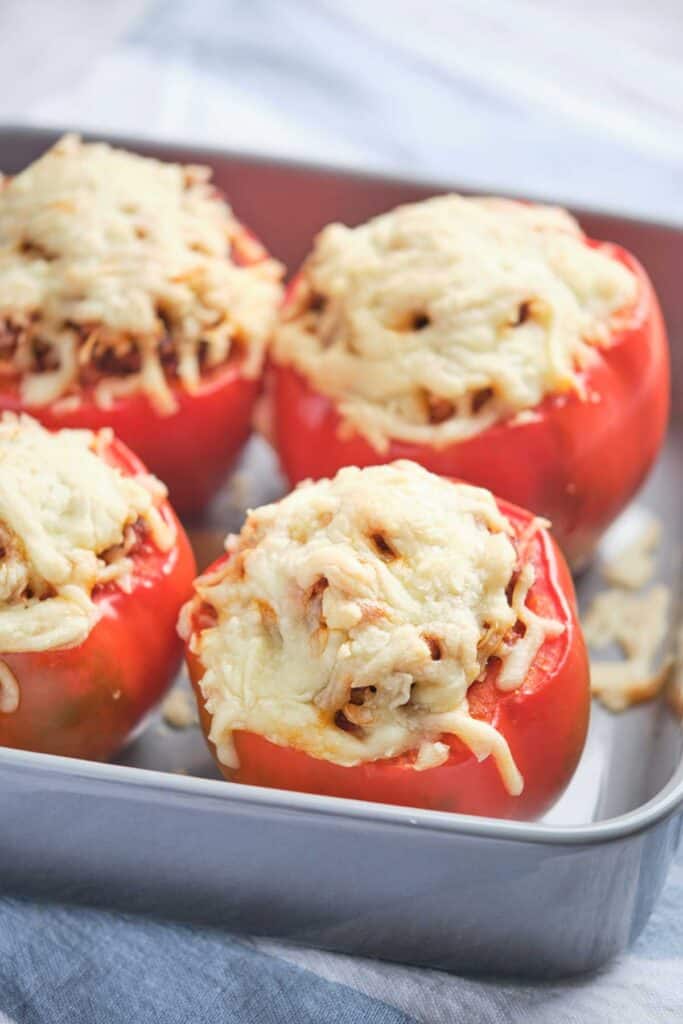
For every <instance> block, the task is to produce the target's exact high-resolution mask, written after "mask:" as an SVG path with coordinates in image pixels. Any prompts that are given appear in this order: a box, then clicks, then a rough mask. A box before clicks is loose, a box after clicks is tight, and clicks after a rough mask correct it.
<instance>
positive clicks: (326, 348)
mask: <svg viewBox="0 0 683 1024" xmlns="http://www.w3.org/2000/svg"><path fill="white" fill-rule="evenodd" d="M636 291H637V284H636V279H635V277H634V275H633V274H632V273H631V272H630V271H629V270H627V269H626V267H625V266H624V265H623V264H621V263H620V262H618V261H617V260H616V259H614V258H613V257H612V256H611V255H610V253H609V252H607V251H605V250H601V249H600V248H592V247H589V246H588V245H587V244H586V242H585V239H584V236H583V234H582V232H581V229H580V228H579V225H578V224H577V223H576V221H575V220H574V219H573V218H572V217H571V216H570V215H569V214H568V213H566V212H565V211H564V210H561V209H558V208H555V207H548V206H531V205H526V204H521V203H517V202H513V201H510V200H503V199H491V198H472V199H465V198H463V197H461V196H457V195H450V196H442V197H438V198H434V199H430V200H427V201H425V202H422V203H416V204H413V205H409V206H402V207H399V208H398V209H396V210H394V211H392V212H391V213H387V214H384V215H382V216H380V217H376V218H375V219H373V220H371V221H369V222H368V223H366V224H364V225H362V226H360V227H357V228H348V227H345V226H343V225H341V224H332V225H330V226H328V227H327V228H325V229H324V230H323V231H322V232H321V234H320V235H319V236H318V238H317V239H316V242H315V245H314V248H313V251H312V253H311V255H310V256H309V258H308V260H307V261H306V263H305V264H304V267H303V269H302V274H301V278H300V280H299V283H298V287H297V289H296V290H295V293H294V297H293V301H292V302H291V303H289V304H288V307H287V308H286V310H285V314H284V319H283V321H282V322H281V324H280V325H279V327H278V329H277V331H276V334H275V340H274V354H275V358H276V359H277V360H278V361H279V362H281V363H284V364H291V365H292V366H293V367H295V368H296V369H297V370H298V371H300V372H301V373H303V374H304V375H305V376H306V378H307V379H308V380H309V381H311V382H312V384H313V386H314V387H315V388H316V389H317V390H319V391H321V392H323V393H324V394H326V395H328V396H330V397H332V398H333V399H334V400H335V401H336V403H337V407H338V409H339V411H340V413H341V414H342V417H343V419H344V421H345V424H346V426H347V427H348V428H350V429H353V430H356V431H358V432H360V433H361V434H362V435H364V436H365V437H366V438H367V439H368V440H370V441H371V443H372V444H373V445H374V446H375V447H376V448H377V449H378V450H380V451H384V450H386V448H387V446H388V443H389V440H390V439H392V438H396V439H399V440H406V441H418V442H426V443H430V444H433V445H436V446H439V445H444V444H449V443H451V442H453V441H457V440H461V439H463V438H466V437H469V436H472V435H473V434H476V433H478V432H479V431H481V430H484V429H485V428H486V427H488V426H490V425H491V424H492V423H494V422H496V421H497V420H500V419H502V418H505V417H512V416H515V415H516V414H520V415H521V416H525V415H528V411H529V410H530V409H532V408H533V407H534V406H536V405H537V404H538V403H539V402H540V401H541V399H542V398H543V397H544V395H547V394H550V393H565V392H568V391H579V392H580V391H581V386H582V385H581V369H582V368H583V367H584V366H585V365H586V364H587V362H589V361H590V360H591V358H594V357H595V349H596V346H598V347H599V346H604V345H607V344H609V340H610V334H611V329H612V328H613V327H614V326H616V325H617V324H618V322H619V316H620V314H623V313H624V312H625V311H626V310H628V308H629V307H630V306H631V305H632V303H633V302H634V300H635V296H636Z"/></svg>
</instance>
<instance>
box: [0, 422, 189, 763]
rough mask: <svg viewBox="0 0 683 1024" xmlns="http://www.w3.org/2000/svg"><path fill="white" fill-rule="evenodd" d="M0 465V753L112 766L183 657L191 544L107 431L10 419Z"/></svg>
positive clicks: (157, 491) (155, 484) (151, 483)
mask: <svg viewBox="0 0 683 1024" xmlns="http://www.w3.org/2000/svg"><path fill="white" fill-rule="evenodd" d="M0 467H1V468H0V745H3V746H9V747H20V748H25V749H29V750H36V751H41V752H43V753H50V754H63V755H66V756H71V757H87V758H95V759H100V758H106V757H109V756H110V755H111V754H113V753H114V752H115V751H116V750H117V749H118V748H119V747H120V746H121V744H122V743H123V741H124V740H125V738H126V736H127V735H128V734H129V732H130V731H131V729H132V728H133V727H134V726H135V725H136V724H137V723H138V722H139V721H140V719H141V718H142V716H143V715H144V714H145V712H146V711H147V710H148V709H149V708H150V707H151V706H152V705H153V704H154V703H155V701H156V700H157V699H158V698H159V697H160V696H161V694H162V693H163V691H164V690H165V689H166V687H167V686H168V684H169V683H170V681H171V679H172V677H173V675H174V673H175V672H176V670H177V667H178V664H179V662H180V660H181V658H182V647H181V645H180V643H179V641H178V638H177V635H176V631H175V623H176V619H177V616H178V610H179V608H180V606H181V604H182V602H183V600H184V599H185V597H186V596H187V591H188V588H189V587H190V585H191V582H192V578H193V576H194V573H195V565H194V559H193V556H192V553H191V550H190V547H189V543H188V540H187V537H186V536H185V534H184V532H183V529H182V527H181V526H180V524H179V523H178V521H177V519H176V517H175V515H174V513H173V511H172V509H171V507H170V505H169V504H168V502H167V501H166V498H165V495H166V490H165V488H164V486H163V484H161V483H160V482H159V480H157V479H156V478H155V477H152V476H150V475H149V474H148V473H147V472H146V470H145V467H144V466H143V465H142V463H141V462H140V461H139V460H138V459H137V458H136V457H135V456H134V455H132V454H131V452H130V451H129V450H128V449H127V448H126V446H125V445H123V444H122V443H121V442H120V441H117V440H116V439H115V438H114V436H113V435H112V433H111V431H110V430H101V431H99V432H97V433H93V432H91V431H87V430H64V431H60V432H58V433H50V432H49V431H47V430H45V429H44V428H43V427H42V426H40V425H39V424H38V423H37V422H36V421H35V420H32V419H30V418H29V417H27V416H22V417H17V416H15V415H13V414H11V413H5V414H4V416H3V417H2V419H1V420H0Z"/></svg>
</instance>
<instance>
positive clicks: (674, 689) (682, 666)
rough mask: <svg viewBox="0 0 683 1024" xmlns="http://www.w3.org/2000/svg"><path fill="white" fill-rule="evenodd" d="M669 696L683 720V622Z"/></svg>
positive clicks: (678, 634) (678, 638)
mask: <svg viewBox="0 0 683 1024" xmlns="http://www.w3.org/2000/svg"><path fill="white" fill-rule="evenodd" d="M668 696H669V703H670V704H671V707H672V708H673V709H674V711H675V712H676V714H677V715H679V717H680V718H682V719H683V622H681V624H680V626H679V627H678V630H677V632H676V655H675V659H674V668H673V672H672V674H671V683H670V686H669V694H668Z"/></svg>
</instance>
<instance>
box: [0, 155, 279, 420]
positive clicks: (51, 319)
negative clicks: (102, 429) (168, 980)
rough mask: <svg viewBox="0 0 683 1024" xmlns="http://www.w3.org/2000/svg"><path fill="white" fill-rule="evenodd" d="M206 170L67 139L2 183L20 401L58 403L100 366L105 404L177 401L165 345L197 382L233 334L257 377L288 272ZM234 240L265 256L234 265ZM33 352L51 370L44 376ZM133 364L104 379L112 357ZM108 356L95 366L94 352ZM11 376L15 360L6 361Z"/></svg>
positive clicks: (183, 375)
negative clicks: (250, 234) (136, 396)
mask: <svg viewBox="0 0 683 1024" xmlns="http://www.w3.org/2000/svg"><path fill="white" fill-rule="evenodd" d="M209 178H210V171H209V169H208V168H205V167H184V166H180V165H178V164H170V163H162V162H160V161H157V160H151V159H147V158H143V157H140V156H136V155H134V154H132V153H127V152H125V151H123V150H116V149H112V148H111V147H109V146H107V145H104V144H99V143H98V144H85V143H82V142H81V141H80V139H78V138H76V137H75V136H66V137H65V138H63V139H62V140H61V141H60V142H58V143H57V145H56V146H54V147H53V148H52V149H50V150H49V151H48V152H47V153H46V154H45V155H44V156H42V157H41V158H40V159H39V160H37V161H36V162H35V163H33V164H31V165H30V166H29V167H28V168H27V169H26V170H25V171H23V172H22V173H21V174H18V175H17V176H16V177H14V178H12V179H10V180H8V181H6V182H5V183H4V187H3V188H2V190H1V191H0V320H2V319H4V322H5V326H6V330H7V331H9V333H10V336H11V337H12V338H13V339H14V350H13V352H12V361H11V365H10V369H11V370H12V371H14V372H17V371H18V372H20V373H23V378H22V383H21V387H22V397H23V399H24V401H25V402H27V403H28V404H29V405H30V404H36V405H42V404H45V403H48V402H51V401H53V400H55V399H56V398H58V397H59V396H61V395H64V394H66V393H67V392H68V391H69V389H72V388H75V387H77V386H78V377H79V372H80V370H81V368H82V367H83V366H84V365H87V364H88V363H89V362H90V361H91V360H95V362H96V365H100V366H101V367H103V368H104V370H103V373H104V379H103V380H102V381H101V382H100V385H99V386H98V388H97V391H96V397H97V399H98V400H99V401H100V404H102V405H106V404H107V403H110V402H111V401H112V400H113V398H115V397H116V396H117V395H118V394H120V393H121V392H122V391H123V392H124V393H128V392H131V391H136V390H140V389H142V390H144V391H145V392H147V393H148V394H149V395H150V396H151V398H152V399H153V400H154V401H155V403H156V405H157V406H158V408H159V410H160V411H161V412H166V413H169V412H172V411H173V409H174V408H175V402H174V399H173V396H172V393H171V391H170V389H169V386H168V381H167V379H166V376H165V372H164V366H163V364H162V361H161V354H162V353H161V352H160V345H162V344H164V345H166V346H167V349H168V348H169V347H170V349H171V350H172V352H173V354H174V358H175V369H176V372H177V374H178V377H179V379H180V381H181V382H182V383H183V384H184V386H185V387H187V388H188V389H190V390H192V389H193V388H196V387H197V385H198V384H199V380H200V348H201V349H202V350H203V351H204V356H203V359H204V362H203V363H202V365H203V366H206V367H207V368H211V367H213V366H216V365H218V364H220V363H222V362H223V361H224V360H225V359H226V358H227V357H228V355H229V354H230V351H231V347H232V346H233V344H234V343H235V342H237V343H238V344H239V346H240V352H242V351H243V352H244V363H243V365H242V369H243V372H244V373H245V374H246V375H247V376H250V375H251V376H256V375H257V374H258V373H259V371H260V368H261V362H262V357H263V350H264V345H265V342H266V339H267V337H268V334H269V333H270V330H271V328H272V325H273V321H274V318H275V313H276V309H277V306H278V303H279V300H280V292H281V289H280V277H281V268H280V266H279V264H277V263H275V262H274V261H272V260H268V259H265V258H264V256H265V254H264V253H263V251H262V250H261V249H260V247H259V246H258V244H257V243H255V242H252V241H249V240H248V239H246V236H245V235H244V231H243V229H242V228H241V226H240V225H239V224H238V223H237V222H236V221H235V219H234V217H233V215H232V212H231V210H230V207H229V206H228V205H227V204H226V203H225V202H224V201H223V199H222V198H221V197H220V195H219V194H218V193H217V191H216V189H215V187H214V186H213V184H212V183H211V182H210V180H209ZM233 245H235V246H239V247H240V248H241V249H242V250H244V248H245V246H250V247H251V249H252V250H253V252H252V253H251V256H255V257H256V258H257V260H258V262H255V263H253V265H250V266H244V267H240V266H237V265H236V264H235V263H234V262H233V260H232V255H231V253H232V249H233ZM36 347H38V348H39V349H40V350H41V353H42V354H41V359H42V362H43V366H42V372H34V371H35V368H36V367H35V360H36V357H35V352H36ZM131 355H132V357H133V358H132V363H131V365H132V366H134V367H137V369H136V370H134V371H132V370H131V371H130V372H125V373H124V375H123V376H120V377H115V378H108V377H107V376H106V367H107V366H108V365H109V364H108V362H107V360H108V359H109V360H112V359H113V360H114V361H115V360H121V359H122V360H124V364H125V360H126V359H128V358H129V357H131ZM98 359H99V360H100V363H99V364H97V360H98ZM5 372H7V368H5Z"/></svg>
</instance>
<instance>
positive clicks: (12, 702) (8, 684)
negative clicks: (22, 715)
mask: <svg viewBox="0 0 683 1024" xmlns="http://www.w3.org/2000/svg"><path fill="white" fill-rule="evenodd" d="M20 702H21V691H20V689H19V683H18V682H17V679H16V676H15V675H14V673H13V672H12V670H11V668H10V667H9V665H8V664H7V662H6V661H1V660H0V715H13V714H14V712H15V711H16V710H17V709H18V708H19V704H20Z"/></svg>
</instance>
